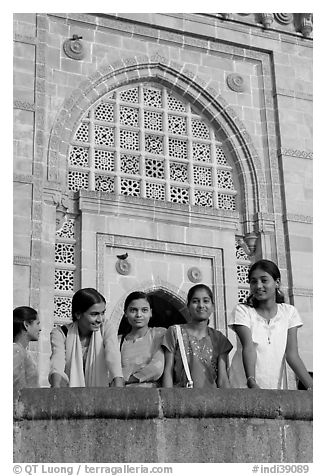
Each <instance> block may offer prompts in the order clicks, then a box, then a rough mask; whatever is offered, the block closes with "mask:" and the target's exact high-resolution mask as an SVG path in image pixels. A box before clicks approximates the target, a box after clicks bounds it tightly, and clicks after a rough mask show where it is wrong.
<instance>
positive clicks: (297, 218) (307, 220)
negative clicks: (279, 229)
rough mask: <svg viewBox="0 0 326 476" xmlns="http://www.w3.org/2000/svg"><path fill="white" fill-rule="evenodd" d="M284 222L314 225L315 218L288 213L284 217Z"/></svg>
mask: <svg viewBox="0 0 326 476" xmlns="http://www.w3.org/2000/svg"><path fill="white" fill-rule="evenodd" d="M284 221H292V222H298V223H308V224H312V223H313V217H312V216H307V215H296V214H294V213H288V214H287V215H286V216H285V217H284Z"/></svg>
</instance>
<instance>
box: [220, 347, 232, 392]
mask: <svg viewBox="0 0 326 476" xmlns="http://www.w3.org/2000/svg"><path fill="white" fill-rule="evenodd" d="M226 362H227V353H224V354H221V355H219V356H218V359H217V368H218V371H217V372H218V373H217V375H218V377H217V386H218V387H219V388H231V385H230V382H229V377H228V374H227V371H226Z"/></svg>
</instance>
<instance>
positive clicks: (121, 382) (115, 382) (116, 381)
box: [111, 377, 125, 387]
mask: <svg viewBox="0 0 326 476" xmlns="http://www.w3.org/2000/svg"><path fill="white" fill-rule="evenodd" d="M111 386H112V387H124V386H125V383H124V380H123V378H122V377H115V378H114V379H113V380H112V384H111Z"/></svg>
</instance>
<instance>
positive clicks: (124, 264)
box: [115, 259, 130, 276]
mask: <svg viewBox="0 0 326 476" xmlns="http://www.w3.org/2000/svg"><path fill="white" fill-rule="evenodd" d="M115 269H116V270H117V272H118V273H119V274H122V275H124V276H126V275H128V274H129V273H130V263H129V261H127V260H122V259H118V261H117V262H116V264H115Z"/></svg>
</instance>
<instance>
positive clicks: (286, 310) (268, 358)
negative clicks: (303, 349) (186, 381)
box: [229, 259, 312, 390]
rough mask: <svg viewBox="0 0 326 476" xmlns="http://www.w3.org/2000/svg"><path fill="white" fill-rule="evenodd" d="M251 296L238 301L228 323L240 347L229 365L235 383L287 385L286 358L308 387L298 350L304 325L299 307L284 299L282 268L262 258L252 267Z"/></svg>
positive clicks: (257, 385)
mask: <svg viewBox="0 0 326 476" xmlns="http://www.w3.org/2000/svg"><path fill="white" fill-rule="evenodd" d="M248 279H249V283H250V296H249V298H248V300H247V303H246V304H238V305H237V306H236V308H235V310H234V311H233V313H232V317H231V320H230V322H229V326H230V327H231V328H232V329H233V330H234V331H235V332H236V334H237V336H238V340H239V341H240V342H238V348H237V351H236V353H235V355H234V357H233V360H232V364H231V368H230V380H231V383H232V385H233V386H236V387H245V386H247V387H248V388H267V389H286V388H289V382H288V378H287V372H286V362H287V363H288V364H289V365H290V367H291V368H292V370H293V371H294V373H295V374H296V376H297V377H298V378H299V379H300V381H301V382H302V383H303V385H304V386H305V387H306V388H307V389H309V390H310V389H312V378H311V376H310V375H309V373H308V372H307V370H306V368H305V366H304V364H303V362H302V360H301V358H300V356H299V353H298V343H297V331H298V328H299V327H301V326H302V321H301V319H300V316H299V314H298V311H297V310H296V308H295V307H294V306H291V305H290V304H285V303H284V296H283V294H282V292H281V291H280V279H281V275H280V271H279V269H278V267H277V266H276V264H275V263H273V262H272V261H269V260H265V259H262V260H260V261H257V262H256V263H254V264H253V265H252V267H251V268H250V270H249V274H248Z"/></svg>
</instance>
